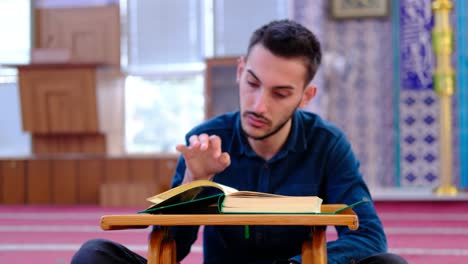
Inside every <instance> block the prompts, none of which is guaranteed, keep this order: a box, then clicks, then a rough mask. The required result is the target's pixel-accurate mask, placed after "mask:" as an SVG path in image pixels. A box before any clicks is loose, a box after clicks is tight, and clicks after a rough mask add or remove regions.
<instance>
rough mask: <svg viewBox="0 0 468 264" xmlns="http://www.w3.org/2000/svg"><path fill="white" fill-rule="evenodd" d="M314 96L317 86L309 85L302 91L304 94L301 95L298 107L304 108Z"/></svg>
mask: <svg viewBox="0 0 468 264" xmlns="http://www.w3.org/2000/svg"><path fill="white" fill-rule="evenodd" d="M315 95H317V86H315V85H309V86H307V87H306V88H305V89H304V94H303V95H302V99H301V104H300V105H299V107H300V108H304V107H306V106H307V104H309V102H310V100H312V99H313V98H314V97H315Z"/></svg>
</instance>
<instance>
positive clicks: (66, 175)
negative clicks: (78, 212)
mask: <svg viewBox="0 0 468 264" xmlns="http://www.w3.org/2000/svg"><path fill="white" fill-rule="evenodd" d="M77 168H78V167H77V161H76V160H70V159H53V160H52V203H54V204H76V201H77V191H76V186H77V179H76V178H77Z"/></svg>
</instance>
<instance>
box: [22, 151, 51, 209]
mask: <svg viewBox="0 0 468 264" xmlns="http://www.w3.org/2000/svg"><path fill="white" fill-rule="evenodd" d="M26 167H27V169H26V171H27V179H28V180H27V184H26V186H27V188H26V192H27V195H26V203H28V204H51V203H52V188H51V186H52V175H51V168H50V167H51V166H50V161H49V160H47V159H33V160H29V161H28V162H27V166H26Z"/></svg>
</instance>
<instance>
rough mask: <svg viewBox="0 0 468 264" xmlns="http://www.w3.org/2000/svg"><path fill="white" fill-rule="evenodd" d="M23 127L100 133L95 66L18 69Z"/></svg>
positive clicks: (40, 129) (38, 130)
mask: <svg viewBox="0 0 468 264" xmlns="http://www.w3.org/2000/svg"><path fill="white" fill-rule="evenodd" d="M19 88H20V98H21V110H22V119H23V129H24V130H26V131H30V132H33V133H51V132H52V133H80V132H98V130H99V128H98V120H97V106H96V74H95V68H94V67H90V68H89V67H84V68H50V69H44V68H43V67H42V68H37V69H35V68H19Z"/></svg>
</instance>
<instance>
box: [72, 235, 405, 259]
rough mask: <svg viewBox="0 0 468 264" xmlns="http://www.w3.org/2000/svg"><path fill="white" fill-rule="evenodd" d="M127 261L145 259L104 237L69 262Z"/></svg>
mask: <svg viewBox="0 0 468 264" xmlns="http://www.w3.org/2000/svg"><path fill="white" fill-rule="evenodd" d="M129 263H132V264H140V263H142V264H146V259H145V258H143V257H142V256H140V255H138V254H136V253H135V252H133V251H131V250H130V249H128V248H126V247H124V246H123V245H120V244H118V243H115V242H112V241H109V240H105V239H93V240H89V241H87V242H86V243H84V244H83V245H82V246H81V248H80V249H79V250H78V251H77V252H76V253H75V255H74V256H73V258H72V261H71V264H129ZM278 263H281V262H278ZM356 264H408V262H406V261H405V260H404V259H403V258H402V257H400V256H398V255H395V254H391V253H382V254H377V255H374V256H370V257H367V258H365V259H362V260H360V261H358V262H357V263H356Z"/></svg>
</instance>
